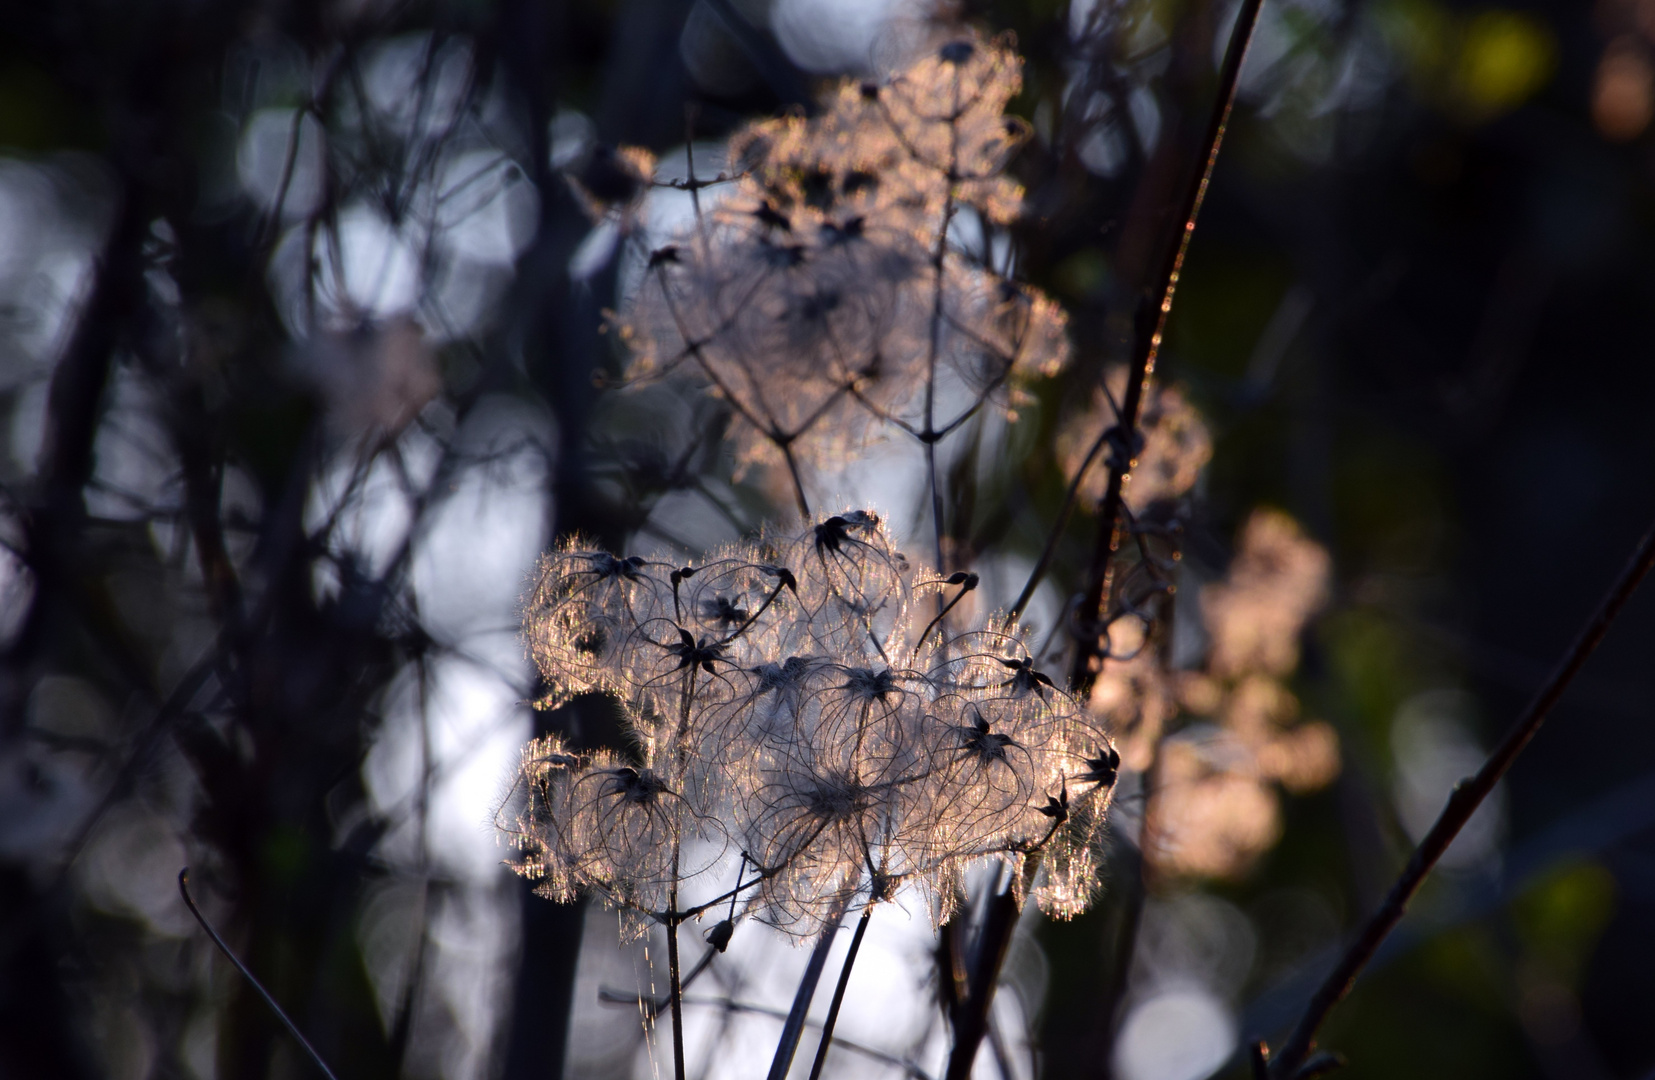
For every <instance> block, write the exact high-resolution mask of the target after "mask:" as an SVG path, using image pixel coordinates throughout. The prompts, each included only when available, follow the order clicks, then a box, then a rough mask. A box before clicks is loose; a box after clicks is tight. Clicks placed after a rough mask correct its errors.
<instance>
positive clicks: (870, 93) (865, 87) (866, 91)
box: [859, 82, 879, 101]
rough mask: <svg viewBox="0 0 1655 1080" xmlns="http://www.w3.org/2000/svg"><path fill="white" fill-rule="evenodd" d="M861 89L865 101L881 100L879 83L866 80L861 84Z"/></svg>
mask: <svg viewBox="0 0 1655 1080" xmlns="http://www.w3.org/2000/svg"><path fill="white" fill-rule="evenodd" d="M859 89H860V90H861V91H862V100H863V101H878V100H879V84H878V83H871V82H865V83H863V84H862V85H861V87H859Z"/></svg>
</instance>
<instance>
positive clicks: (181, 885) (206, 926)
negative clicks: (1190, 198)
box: [178, 866, 339, 1080]
mask: <svg viewBox="0 0 1655 1080" xmlns="http://www.w3.org/2000/svg"><path fill="white" fill-rule="evenodd" d="M178 892H179V894H180V895H181V896H183V897H184V904H185V906H186V907H188V908H189V909H190V914H191V915H194V916H195V921H196V922H198V923H200V924H201V929H203V930H205V931H207V936H208V937H210V938H212V939H213V944H214V945H217V946H218V951H219V952H221V953H223V954H224V955H225V957H227V958H228V959H229V961H230V963H232V964H234V965H235V966H236V970H237V971H239V972H241V977H242V978H244V979H246V980H247V981H248V982H249V983H250V984H251V985H252V987H253V989H254V990H257V991H258V992H259V997H261V998H263V999H264V1003H265V1004H266V1005H268V1006H270V1011H271V1012H273V1013H275V1014H276V1019H278V1020H280V1021H281V1022H282V1026H283V1027H285V1028H286V1029H287V1033H288V1034H289V1035H291V1036H293V1041H295V1042H297V1043H298V1044H299V1045H300V1046H301V1047H302V1048H303V1049H304V1052H305V1054H306V1055H308V1056H309V1058H310V1060H311V1061H312V1062H314V1063H315V1065H316V1067H317V1068H318V1069H320V1070H322V1075H323V1076H326V1077H327V1078H328V1080H339V1078H338V1077H336V1076H335V1075H334V1074H333V1070H332V1069H330V1068H328V1063H327V1062H325V1061H323V1060H322V1055H321V1054H318V1053H317V1052H316V1048H315V1047H314V1046H312V1045H310V1040H309V1039H307V1038H305V1036H304V1032H302V1031H300V1030H299V1025H297V1024H295V1023H294V1022H293V1021H292V1020H291V1019H289V1017H288V1015H287V1013H285V1012H283V1011H282V1007H281V1006H280V1005H278V1004H276V999H275V998H273V997H271V996H270V991H268V990H266V989H265V988H264V984H263V983H261V982H259V980H258V978H257V976H255V975H254V974H253V973H252V972H251V971H249V970H247V965H246V964H244V963H242V962H241V959H240V958H239V957H238V956H236V954H235V953H234V952H232V951H231V950H230V946H229V945H227V944H225V941H224V939H223V938H221V937H219V936H218V931H217V930H214V929H213V924H212V923H210V922H208V921H207V917H206V916H205V915H203V914H201V909H200V908H198V907H196V906H195V900H194V899H192V898H191V897H190V868H189V867H187V866H186V867H184V869H182V870H180V871H178Z"/></svg>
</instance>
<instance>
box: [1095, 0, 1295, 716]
mask: <svg viewBox="0 0 1655 1080" xmlns="http://www.w3.org/2000/svg"><path fill="white" fill-rule="evenodd" d="M1263 3H1264V0H1242V3H1241V10H1240V11H1239V12H1238V13H1237V14H1236V21H1235V28H1234V29H1233V30H1232V31H1231V32H1230V44H1229V46H1228V48H1227V49H1226V51H1225V54H1224V66H1223V67H1222V68H1220V69H1219V76H1218V100H1217V101H1216V102H1214V105H1213V113H1212V118H1211V119H1210V120H1209V121H1208V124H1207V138H1206V143H1205V145H1206V150H1207V153H1206V160H1205V161H1204V162H1203V164H1202V167H1201V169H1200V171H1199V172H1197V173H1196V174H1195V175H1194V176H1193V177H1191V180H1190V186H1189V188H1188V190H1187V191H1185V193H1184V200H1183V206H1182V215H1181V221H1182V226H1181V228H1180V229H1179V232H1178V240H1177V242H1176V243H1174V244H1173V245H1171V247H1170V248H1169V250H1168V252H1167V259H1166V262H1165V263H1164V264H1163V265H1162V267H1161V273H1160V277H1159V279H1158V289H1157V293H1158V300H1159V305H1158V307H1157V308H1155V309H1153V319H1154V321H1153V323H1151V322H1150V315H1151V309H1147V308H1146V309H1144V310H1140V312H1139V326H1138V339H1137V342H1136V348H1135V350H1134V351H1135V353H1136V355H1135V356H1134V357H1133V364H1132V372H1131V375H1130V377H1129V378H1128V380H1127V384H1126V397H1125V400H1124V401H1123V402H1122V404H1121V415H1120V422H1119V427H1120V428H1121V431H1122V432H1123V433H1124V435H1125V442H1126V443H1127V444H1128V446H1130V445H1131V444H1132V443H1134V442H1135V439H1136V435H1137V432H1138V412H1139V408H1140V406H1141V405H1142V404H1143V397H1144V387H1145V385H1146V384H1147V383H1148V382H1149V380H1150V378H1151V377H1152V376H1153V375H1154V374H1155V359H1156V357H1157V355H1159V353H1160V351H1161V338H1162V337H1163V335H1165V333H1166V328H1167V315H1168V313H1170V312H1171V311H1172V298H1173V295H1174V294H1175V293H1176V292H1177V291H1178V276H1179V274H1180V272H1182V270H1183V268H1184V256H1185V255H1186V254H1187V253H1188V252H1189V246H1190V238H1191V237H1192V236H1194V235H1195V221H1196V218H1197V217H1199V216H1200V214H1201V204H1202V203H1203V202H1204V201H1205V200H1206V197H1207V186H1208V185H1209V184H1210V183H1211V182H1212V175H1213V168H1214V167H1215V166H1216V165H1217V164H1218V152H1219V150H1220V148H1221V147H1222V146H1223V145H1224V131H1225V129H1226V128H1227V127H1228V125H1229V122H1230V110H1231V108H1232V107H1234V105H1235V98H1236V86H1237V84H1238V81H1239V79H1240V76H1241V64H1242V61H1243V60H1244V59H1246V56H1247V45H1248V43H1249V42H1250V41H1251V40H1252V37H1253V28H1254V26H1256V25H1257V23H1258V15H1259V9H1260V8H1261V7H1262V6H1263ZM1150 295H1151V296H1155V295H1156V293H1151V294H1150ZM1131 467H1132V463H1131V461H1130V460H1126V461H1121V462H1118V463H1117V464H1116V465H1115V466H1114V467H1112V468H1111V469H1110V470H1109V486H1108V487H1107V488H1106V489H1105V491H1104V496H1103V503H1102V506H1101V510H1100V513H1099V515H1098V534H1097V543H1096V546H1095V547H1094V549H1093V552H1092V566H1091V571H1090V573H1089V574H1088V576H1087V590H1086V594H1085V599H1084V600H1083V601H1082V603H1081V608H1080V610H1079V611H1078V612H1077V613H1076V615H1077V619H1078V623H1079V626H1080V627H1081V629H1082V630H1083V631H1084V633H1083V634H1082V635H1081V638H1080V641H1079V647H1078V648H1076V650H1075V660H1074V666H1073V667H1072V668H1071V670H1070V679H1069V683H1070V686H1071V687H1072V688H1073V689H1074V690H1075V692H1076V693H1077V694H1078V695H1079V696H1080V698H1081V699H1082V700H1085V698H1086V697H1087V696H1088V695H1089V694H1090V693H1091V690H1092V683H1093V682H1094V681H1095V680H1096V679H1097V670H1096V668H1097V663H1096V661H1097V659H1098V653H1097V638H1096V636H1095V635H1093V634H1091V632H1090V631H1091V629H1092V628H1093V627H1095V626H1096V625H1097V624H1098V621H1099V617H1100V614H1101V612H1102V610H1103V607H1104V604H1105V603H1106V602H1107V599H1108V596H1109V584H1110V573H1109V569H1110V560H1111V559H1112V558H1113V556H1114V553H1115V551H1116V550H1117V549H1118V548H1119V547H1120V543H1121V528H1120V514H1121V506H1122V502H1123V496H1124V494H1125V489H1126V482H1127V478H1128V475H1129V472H1130V470H1131Z"/></svg>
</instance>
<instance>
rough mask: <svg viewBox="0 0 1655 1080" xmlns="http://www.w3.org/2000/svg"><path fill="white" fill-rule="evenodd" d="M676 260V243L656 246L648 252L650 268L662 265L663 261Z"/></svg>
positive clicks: (673, 261)
mask: <svg viewBox="0 0 1655 1080" xmlns="http://www.w3.org/2000/svg"><path fill="white" fill-rule="evenodd" d="M677 261H678V245H677V244H668V245H667V246H666V247H661V248H656V249H655V250H654V251H652V252H650V253H649V268H650V269H651V270H653V269H655V268H656V267H657V266H660V265H662V264H663V263H675V262H677Z"/></svg>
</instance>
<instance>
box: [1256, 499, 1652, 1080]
mask: <svg viewBox="0 0 1655 1080" xmlns="http://www.w3.org/2000/svg"><path fill="white" fill-rule="evenodd" d="M1652 566H1655V527H1652V528H1651V529H1650V531H1649V532H1647V533H1645V534H1644V537H1643V539H1642V540H1641V541H1640V542H1639V544H1638V547H1637V549H1636V550H1635V551H1634V552H1633V554H1632V557H1631V559H1630V560H1628V562H1627V564H1626V567H1625V569H1623V570H1622V571H1621V573H1620V577H1619V578H1617V579H1616V581H1615V583H1614V584H1613V585H1612V586H1611V587H1610V588H1609V591H1608V592H1607V593H1605V594H1604V597H1603V599H1602V600H1601V601H1600V602H1599V603H1598V608H1597V611H1596V612H1594V613H1593V615H1592V618H1591V619H1590V621H1588V622H1587V623H1586V625H1585V627H1583V628H1582V629H1581V631H1580V634H1579V636H1578V637H1576V638H1575V640H1574V643H1573V644H1571V645H1570V646H1569V649H1568V651H1567V652H1566V653H1564V654H1563V659H1562V660H1561V661H1560V662H1559V663H1558V665H1557V668H1556V669H1555V670H1554V671H1553V672H1552V675H1551V678H1549V679H1548V680H1547V681H1546V683H1545V685H1544V686H1542V687H1541V688H1540V691H1539V693H1537V694H1536V695H1535V697H1534V700H1533V701H1531V702H1530V703H1529V706H1528V708H1527V709H1526V710H1525V711H1524V712H1523V714H1522V716H1520V717H1519V718H1518V720H1517V722H1516V723H1515V724H1513V725H1512V727H1511V730H1509V731H1508V732H1506V736H1505V738H1504V739H1502V740H1501V741H1500V745H1499V746H1497V747H1495V748H1494V751H1493V752H1492V753H1491V754H1489V756H1488V760H1486V761H1484V762H1483V765H1482V768H1480V769H1478V770H1477V774H1476V775H1475V776H1471V777H1467V778H1466V779H1464V780H1461V781H1460V782H1459V783H1458V784H1456V785H1455V786H1454V791H1453V793H1452V794H1451V795H1449V797H1448V805H1447V806H1445V807H1443V809H1442V813H1441V814H1440V815H1439V816H1438V817H1437V820H1436V822H1435V823H1434V824H1433V825H1432V826H1431V831H1430V832H1428V833H1426V834H1425V839H1423V840H1421V841H1420V842H1419V846H1418V847H1416V848H1415V849H1414V853H1413V855H1412V856H1411V857H1409V859H1408V864H1407V866H1405V867H1403V869H1402V873H1401V875H1400V876H1399V877H1398V878H1397V880H1396V883H1395V884H1393V885H1392V886H1391V891H1390V892H1389V893H1388V894H1386V896H1385V899H1384V901H1383V902H1382V903H1381V904H1380V905H1379V910H1377V911H1375V912H1374V913H1373V916H1372V917H1371V918H1369V919H1368V922H1367V925H1365V926H1364V927H1363V928H1362V933H1361V934H1360V935H1358V936H1357V938H1356V940H1355V941H1353V942H1351V944H1350V947H1349V948H1347V949H1346V950H1345V953H1344V955H1343V956H1342V957H1340V959H1339V962H1338V964H1336V965H1335V966H1334V968H1333V970H1332V971H1331V972H1329V973H1328V976H1327V978H1326V979H1325V980H1324V981H1323V982H1322V985H1321V986H1320V987H1318V988H1317V990H1316V992H1315V993H1314V994H1312V995H1311V998H1310V1001H1309V1002H1308V1003H1307V1004H1306V1005H1305V1011H1304V1015H1303V1016H1301V1017H1300V1018H1299V1022H1298V1024H1297V1026H1295V1027H1294V1028H1293V1032H1292V1034H1290V1035H1289V1036H1288V1037H1287V1041H1286V1042H1285V1043H1283V1044H1282V1047H1281V1050H1280V1051H1279V1052H1278V1053H1277V1054H1276V1055H1275V1057H1274V1059H1273V1060H1271V1062H1270V1075H1271V1076H1273V1077H1276V1078H1277V1080H1289V1078H1291V1080H1300V1078H1302V1077H1304V1076H1305V1075H1306V1070H1307V1069H1308V1068H1309V1067H1310V1065H1311V1064H1312V1063H1314V1061H1315V1058H1313V1057H1312V1055H1311V1051H1312V1050H1313V1049H1314V1047H1315V1042H1316V1032H1317V1031H1318V1030H1319V1029H1320V1028H1321V1026H1322V1023H1323V1021H1325V1020H1326V1019H1327V1016H1328V1014H1329V1013H1330V1012H1332V1011H1333V1007H1334V1006H1335V1005H1337V1004H1339V1002H1340V1001H1342V1000H1343V999H1344V997H1345V995H1346V994H1347V993H1349V992H1350V988H1351V985H1352V984H1353V983H1355V981H1356V978H1357V976H1358V975H1360V974H1361V973H1362V969H1363V968H1365V967H1366V966H1367V964H1368V961H1370V960H1372V959H1373V955H1374V953H1375V952H1376V951H1377V950H1378V948H1379V946H1380V944H1381V943H1382V942H1383V941H1384V940H1385V938H1386V937H1387V936H1389V935H1390V933H1391V931H1392V930H1394V929H1395V928H1396V925H1397V923H1399V922H1401V921H1402V916H1403V914H1404V913H1405V912H1406V911H1407V909H1408V901H1409V900H1411V899H1413V896H1414V893H1416V892H1418V891H1419V887H1420V884H1421V883H1422V882H1424V880H1425V877H1426V875H1427V874H1429V873H1430V872H1431V870H1432V868H1433V867H1435V866H1436V864H1437V861H1438V860H1440V859H1441V858H1442V856H1443V853H1444V852H1446V851H1447V850H1448V846H1449V845H1450V844H1451V843H1453V841H1454V838H1455V837H1456V836H1458V835H1459V833H1460V830H1461V829H1463V828H1464V827H1465V823H1466V822H1467V821H1469V820H1471V815H1472V814H1473V813H1475V812H1476V810H1477V808H1478V807H1479V806H1481V805H1482V803H1483V800H1485V799H1487V798H1488V795H1489V793H1490V792H1491V791H1493V790H1494V785H1496V784H1498V783H1499V782H1500V778H1501V777H1503V776H1505V774H1506V773H1507V772H1508V771H1509V770H1510V769H1511V766H1512V763H1513V762H1514V761H1516V760H1517V755H1519V754H1521V753H1522V752H1523V749H1524V747H1526V746H1528V744H1529V740H1531V739H1533V738H1534V735H1535V732H1537V731H1539V730H1540V725H1541V724H1542V723H1544V722H1545V720H1546V717H1547V715H1548V714H1549V713H1550V712H1551V710H1552V708H1553V707H1554V706H1556V704H1557V703H1558V701H1559V700H1560V699H1561V698H1562V697H1563V693H1564V691H1565V690H1567V689H1568V688H1569V684H1570V683H1571V682H1573V681H1574V678H1575V676H1576V675H1577V674H1579V672H1580V669H1581V668H1582V667H1583V666H1584V665H1585V663H1586V660H1587V658H1588V657H1590V656H1591V655H1592V653H1593V651H1595V650H1596V649H1597V647H1598V645H1599V643H1601V642H1602V641H1603V638H1604V635H1605V634H1607V633H1608V632H1609V627H1610V626H1612V625H1613V624H1614V621H1615V618H1616V617H1617V616H1618V615H1619V614H1620V612H1621V609H1622V608H1623V607H1625V606H1626V602H1627V600H1629V599H1630V598H1631V596H1632V594H1633V592H1635V591H1636V590H1637V588H1638V585H1639V584H1640V583H1641V582H1642V581H1643V579H1644V576H1645V575H1646V574H1648V573H1649V570H1650V568H1651V567H1652Z"/></svg>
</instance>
